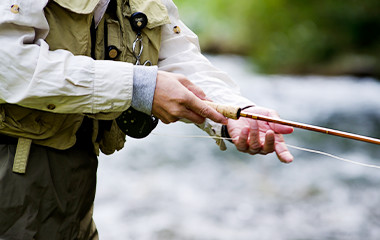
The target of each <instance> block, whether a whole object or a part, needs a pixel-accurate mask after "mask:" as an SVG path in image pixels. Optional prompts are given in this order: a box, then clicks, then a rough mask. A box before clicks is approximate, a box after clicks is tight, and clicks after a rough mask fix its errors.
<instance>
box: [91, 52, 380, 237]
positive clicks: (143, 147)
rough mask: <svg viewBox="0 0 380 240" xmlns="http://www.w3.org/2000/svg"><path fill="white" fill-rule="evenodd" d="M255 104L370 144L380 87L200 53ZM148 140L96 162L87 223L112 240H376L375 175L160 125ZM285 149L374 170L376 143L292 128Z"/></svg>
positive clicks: (378, 187) (378, 195)
mask: <svg viewBox="0 0 380 240" xmlns="http://www.w3.org/2000/svg"><path fill="white" fill-rule="evenodd" d="M209 58H210V60H211V61H212V62H213V63H214V64H215V65H217V66H219V67H220V68H222V69H224V70H226V71H227V72H228V73H229V74H230V75H231V76H232V77H233V78H234V79H235V80H236V81H237V82H238V83H239V85H240V86H241V89H242V93H243V95H245V96H247V97H248V98H250V99H252V100H253V101H254V102H255V103H256V104H258V105H262V106H265V107H269V108H273V109H276V110H277V111H278V112H279V114H280V115H281V117H282V118H284V119H288V120H293V121H299V122H303V123H309V124H315V125H319V126H324V127H328V128H334V129H339V130H343V131H349V132H353V133H357V134H362V135H367V136H372V137H377V138H380V110H379V108H380V82H378V81H375V80H374V79H370V78H361V79H358V78H353V77H320V76H307V77H294V76H278V75H270V76H268V75H258V74H255V73H254V72H253V71H252V70H251V69H250V68H249V67H248V64H247V63H246V62H245V60H244V59H242V58H240V57H234V56H218V57H215V56H209ZM154 132H155V133H156V135H150V136H149V137H148V138H146V139H142V140H135V139H130V138H128V139H127V143H126V147H125V148H124V149H123V150H122V151H120V152H118V153H116V154H114V155H112V156H101V157H100V160H99V171H98V189H97V197H96V201H95V214H94V218H95V222H96V224H97V227H98V230H99V233H100V237H101V239H107V240H109V239H115V240H119V239H120V240H125V239H131V240H171V239H180V240H255V239H258V240H283V239H284V240H285V239H286V240H301V239H302V240H317V239H318V240H319V239H323V240H329V239H331V240H333V239H334V240H335V239H337V240H356V239H357V240H362V239H366V240H367V239H371V240H372V239H373V240H375V239H380V170H379V169H373V168H366V167H361V166H357V165H353V164H349V163H345V162H342V161H339V160H336V159H332V158H329V157H326V156H322V155H318V154H314V153H308V152H303V151H299V150H295V149H290V151H291V152H292V153H293V155H294V156H295V161H294V162H293V163H291V164H288V165H286V164H282V163H280V162H279V161H278V160H277V159H276V157H275V155H273V154H272V155H268V156H261V155H257V156H249V155H245V154H242V153H238V152H237V151H236V150H235V149H234V147H233V146H232V145H228V147H229V149H228V150H227V151H225V152H221V151H220V150H219V149H218V147H217V146H216V145H215V143H214V141H213V140H211V139H199V138H196V139H194V138H179V137H174V136H162V135H161V134H163V133H165V134H174V135H205V134H204V133H203V132H202V131H201V130H199V129H197V128H196V127H194V126H192V125H189V124H184V123H176V124H171V125H164V124H159V126H158V128H157V129H156V130H155V131H154ZM285 139H286V141H287V142H288V143H289V144H292V145H296V146H300V147H306V148H312V149H316V150H322V151H325V152H328V153H331V154H334V155H338V156H340V157H344V158H348V159H350V160H355V161H359V162H363V163H369V164H377V165H380V146H377V145H373V144H368V143H362V142H358V141H354V140H347V139H343V138H339V137H335V136H329V135H324V134H320V133H314V132H309V131H305V130H299V129H296V130H295V132H294V133H293V134H292V135H289V136H286V137H285Z"/></svg>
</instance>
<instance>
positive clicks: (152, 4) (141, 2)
mask: <svg viewBox="0 0 380 240" xmlns="http://www.w3.org/2000/svg"><path fill="white" fill-rule="evenodd" d="M136 12H142V13H144V14H145V15H146V16H147V18H148V24H147V26H146V27H145V28H144V29H143V30H142V36H143V39H142V41H143V42H142V43H143V46H144V51H143V52H142V54H141V62H145V61H146V60H149V61H150V62H151V63H152V64H153V65H157V62H158V53H159V50H160V44H161V26H162V25H164V24H168V23H170V20H169V16H168V12H167V9H166V7H165V6H164V5H163V4H162V3H161V1H160V0H129V1H128V0H124V4H123V9H122V16H123V18H124V19H128V24H124V26H123V27H124V28H125V30H124V31H123V32H125V33H128V36H127V37H125V38H124V39H123V40H124V41H125V42H124V44H125V46H126V47H127V49H128V52H127V56H126V58H127V59H128V61H129V62H135V57H134V55H133V49H132V46H133V42H134V41H135V39H136V33H135V32H134V31H133V30H132V27H131V25H130V24H129V19H130V17H131V15H132V14H134V13H136Z"/></svg>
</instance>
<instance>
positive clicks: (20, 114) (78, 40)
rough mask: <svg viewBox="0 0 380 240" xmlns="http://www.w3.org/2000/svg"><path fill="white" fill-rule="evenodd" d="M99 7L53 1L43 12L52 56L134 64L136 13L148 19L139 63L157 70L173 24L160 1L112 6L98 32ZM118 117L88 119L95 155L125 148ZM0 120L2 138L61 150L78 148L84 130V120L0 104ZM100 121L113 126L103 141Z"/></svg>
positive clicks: (92, 2) (85, 0) (124, 0)
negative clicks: (165, 32) (61, 52)
mask: <svg viewBox="0 0 380 240" xmlns="http://www.w3.org/2000/svg"><path fill="white" fill-rule="evenodd" d="M112 1H113V0H111V3H112ZM98 3H99V0H52V1H49V2H48V4H47V6H46V7H45V9H44V12H45V16H46V18H47V21H48V23H49V27H50V31H49V34H48V36H47V37H46V39H45V40H46V42H47V43H48V44H49V46H50V50H56V49H65V50H68V51H70V52H71V53H73V54H74V55H85V56H89V57H93V58H95V59H101V60H103V59H112V60H115V61H124V62H130V63H135V62H136V58H135V56H134V55H133V53H132V45H133V42H134V41H135V39H136V32H134V31H133V30H132V28H131V24H130V22H129V18H130V16H131V15H132V14H133V13H135V12H143V13H144V14H145V15H147V17H148V24H147V26H146V27H145V28H144V29H143V30H142V36H143V46H144V50H143V52H142V55H141V62H144V61H146V60H149V61H150V62H151V63H152V65H157V62H158V52H159V49H160V42H161V26H162V25H163V24H167V23H169V17H168V13H167V10H166V8H165V6H164V5H163V4H162V3H161V1H160V0H115V2H113V3H112V4H111V3H110V6H111V5H112V6H113V8H114V9H112V11H107V12H106V13H105V15H104V16H103V18H102V19H101V20H100V22H99V24H98V25H97V28H95V27H94V23H93V17H94V16H93V11H94V9H95V7H96V5H97V4H98ZM94 40H95V41H94ZM111 51H112V52H111ZM119 115H120V113H111V114H95V115H89V117H90V118H91V119H92V121H93V124H92V125H93V136H92V139H93V143H94V146H95V151H96V153H99V148H100V149H101V151H102V152H103V153H105V154H111V153H113V152H114V151H115V150H119V149H121V148H122V147H123V146H124V142H125V135H124V134H123V133H122V132H121V131H120V130H119V128H118V127H117V124H116V121H115V119H116V118H117V117H118V116H119ZM0 118H2V119H1V120H2V123H1V124H2V126H1V127H0V133H1V134H6V135H9V136H13V137H18V138H22V139H31V140H32V142H33V143H35V144H39V145H43V146H48V147H52V148H55V149H61V150H63V149H68V148H70V147H72V146H73V145H74V144H75V142H76V135H75V134H76V132H77V131H78V129H79V128H80V126H81V125H82V122H83V119H84V115H83V114H56V113H51V112H45V111H39V110H33V109H28V108H24V107H21V106H17V105H11V104H1V105H0ZM99 120H109V121H112V124H111V127H110V129H108V131H105V133H102V134H101V138H100V139H99V135H98V132H99V131H98V130H99Z"/></svg>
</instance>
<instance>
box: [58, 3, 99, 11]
mask: <svg viewBox="0 0 380 240" xmlns="http://www.w3.org/2000/svg"><path fill="white" fill-rule="evenodd" d="M54 2H56V3H58V4H59V5H61V6H62V7H64V8H67V9H69V10H70V11H72V12H75V13H79V14H89V13H92V12H93V11H94V9H95V7H96V5H98V3H99V2H100V0H54Z"/></svg>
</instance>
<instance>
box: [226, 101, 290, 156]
mask: <svg viewBox="0 0 380 240" xmlns="http://www.w3.org/2000/svg"><path fill="white" fill-rule="evenodd" d="M244 111H245V112H252V113H256V114H260V115H265V116H269V117H274V118H279V116H278V114H277V113H276V112H275V111H273V110H271V109H266V108H262V107H251V108H249V109H246V110H244ZM227 129H228V133H229V134H230V136H231V138H232V139H233V143H234V144H235V146H236V148H237V150H239V151H241V152H245V153H249V154H251V155H254V154H264V155H265V154H268V153H272V152H276V154H277V157H278V159H279V160H280V161H281V162H284V163H290V162H292V161H293V156H292V154H291V153H290V152H289V150H288V148H287V147H286V144H285V141H284V138H283V136H282V134H290V133H292V132H293V128H292V127H289V126H285V125H280V124H275V123H268V122H265V121H258V120H254V119H249V118H243V117H241V118H239V119H238V120H232V119H229V120H228V124H227Z"/></svg>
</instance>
